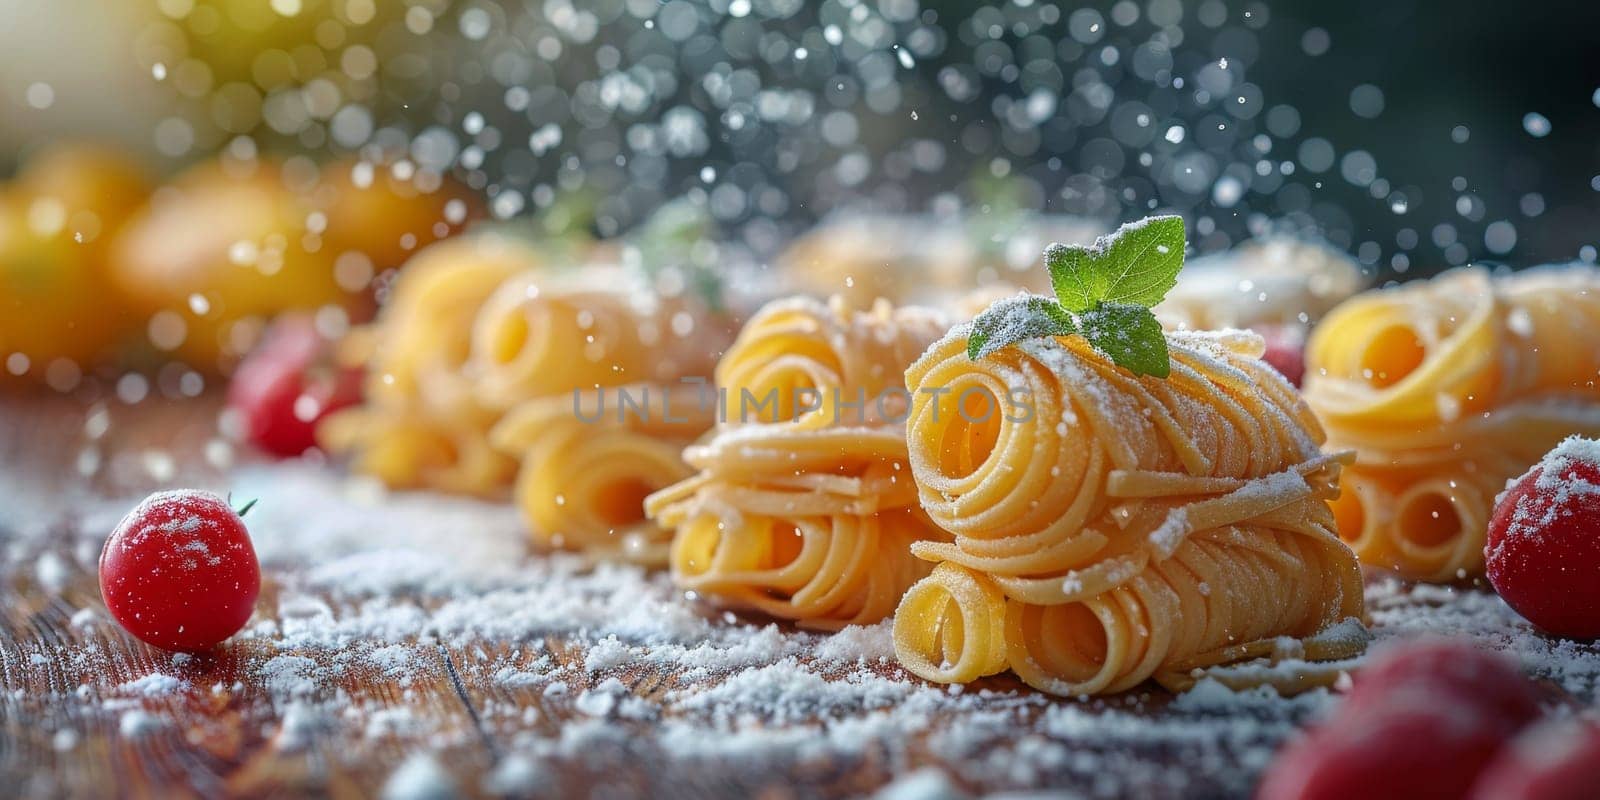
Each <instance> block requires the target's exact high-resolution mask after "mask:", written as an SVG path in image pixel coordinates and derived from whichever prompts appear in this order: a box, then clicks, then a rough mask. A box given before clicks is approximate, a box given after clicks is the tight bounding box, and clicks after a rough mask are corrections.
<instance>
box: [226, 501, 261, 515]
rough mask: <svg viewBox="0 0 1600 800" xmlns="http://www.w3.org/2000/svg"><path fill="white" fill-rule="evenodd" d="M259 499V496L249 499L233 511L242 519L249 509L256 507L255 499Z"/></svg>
mask: <svg viewBox="0 0 1600 800" xmlns="http://www.w3.org/2000/svg"><path fill="white" fill-rule="evenodd" d="M260 499H261V498H259V497H257V498H253V499H251V500H250V502H248V503H245V504H244V505H243V506H242V507H240V509H239V510H238V511H235V512H233V513H235V514H238V515H239V517H240V518H241V519H242V518H243V517H244V515H246V514H248V513H250V509H252V508H255V507H256V501H257V500H260Z"/></svg>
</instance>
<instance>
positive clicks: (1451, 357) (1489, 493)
mask: <svg viewBox="0 0 1600 800" xmlns="http://www.w3.org/2000/svg"><path fill="white" fill-rule="evenodd" d="M1597 330H1600V272H1597V271H1596V270H1594V269H1593V268H1590V267H1580V266H1573V267H1565V268H1554V267H1546V268H1540V269H1534V270H1529V271H1526V272H1522V273H1518V274H1514V275H1508V276H1504V277H1491V276H1490V275H1489V274H1488V273H1487V272H1485V271H1484V270H1482V269H1464V270H1456V271H1453V272H1449V273H1446V274H1444V275H1441V276H1439V277H1437V278H1434V279H1433V280H1430V281H1426V282H1421V283H1414V284H1408V285H1406V286H1403V287H1400V288H1397V289H1391V290H1385V291H1381V292H1371V293H1368V294H1364V295H1361V296H1359V297H1356V298H1355V299H1353V300H1351V301H1350V302H1348V303H1346V304H1344V305H1342V306H1340V307H1339V308H1337V309H1335V310H1334V311H1333V313H1331V314H1330V315H1329V316H1328V317H1327V318H1326V319H1325V320H1324V321H1323V323H1322V325H1321V326H1319V327H1318V328H1317V329H1316V331H1315V332H1314V334H1313V336H1312V338H1311V341H1310V343H1309V346H1308V349H1307V352H1306V364H1307V370H1306V374H1307V383H1306V400H1307V401H1308V402H1309V403H1310V404H1311V407H1312V408H1313V409H1315V410H1316V412H1317V414H1318V415H1319V416H1320V417H1321V419H1322V420H1323V422H1324V423H1325V424H1326V425H1327V428H1328V433H1329V438H1330V440H1331V441H1332V443H1333V444H1334V445H1335V446H1337V447H1346V448H1353V449H1355V450H1356V452H1357V458H1356V463H1355V464H1354V466H1352V467H1350V468H1349V469H1347V470H1346V471H1345V477H1344V484H1345V492H1344V493H1343V494H1342V495H1341V496H1340V497H1339V498H1338V499H1337V500H1335V501H1334V504H1333V507H1334V510H1335V513H1336V515H1337V517H1338V520H1339V530H1340V533H1341V534H1342V535H1343V536H1344V537H1345V539H1346V540H1347V541H1349V542H1350V544H1351V546H1352V547H1354V548H1355V550H1356V552H1357V554H1358V555H1360V557H1361V559H1362V560H1363V561H1366V562H1369V563H1372V564H1377V565H1381V566H1385V567H1389V568H1392V569H1395V570H1398V571H1399V572H1401V573H1402V574H1404V575H1406V576H1407V577H1411V578H1416V579H1423V580H1435V581H1445V580H1454V579H1457V578H1463V577H1471V576H1474V575H1479V574H1482V572H1483V546H1484V537H1485V531H1486V528H1487V524H1488V517H1489V512H1490V510H1491V508H1492V507H1493V504H1494V498H1495V496H1496V495H1497V494H1499V493H1500V491H1501V490H1502V489H1503V488H1505V482H1506V480H1507V479H1510V478H1513V477H1516V476H1517V475H1520V474H1522V472H1524V471H1526V470H1527V468H1528V467H1529V466H1530V465H1532V464H1533V463H1534V462H1536V461H1538V460H1539V457H1540V456H1541V455H1543V454H1544V453H1545V452H1546V451H1548V450H1549V449H1550V448H1551V447H1553V446H1555V444H1556V443H1557V442H1559V441H1560V440H1561V439H1563V438H1565V437H1566V436H1569V435H1572V434H1581V435H1585V436H1595V435H1600V387H1597V386H1596V377H1597V375H1600V345H1597V334H1596V331H1597Z"/></svg>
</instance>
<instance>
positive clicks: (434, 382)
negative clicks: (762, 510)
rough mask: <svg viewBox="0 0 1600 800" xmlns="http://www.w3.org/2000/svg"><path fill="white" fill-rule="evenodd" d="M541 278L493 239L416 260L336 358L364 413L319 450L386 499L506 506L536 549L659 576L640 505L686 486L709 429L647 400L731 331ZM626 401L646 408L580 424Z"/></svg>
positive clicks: (603, 277)
mask: <svg viewBox="0 0 1600 800" xmlns="http://www.w3.org/2000/svg"><path fill="white" fill-rule="evenodd" d="M541 262H542V260H541V259H540V258H539V256H538V255H537V254H536V253H535V252H534V251H532V250H531V249H530V248H529V247H528V246H526V245H523V244H520V243H519V242H517V241H516V240H514V239H509V238H506V237H502V236H496V235H492V234H490V235H478V236H473V237H468V238H463V239H457V240H453V241H451V242H448V243H445V244H440V245H435V246H434V247H430V248H428V249H427V250H425V251H424V252H422V253H420V254H419V255H418V256H417V257H416V258H415V259H413V261H412V263H410V264H408V265H407V266H406V268H405V269H404V270H402V272H401V273H400V276H399V278H398V279H397V281H396V283H395V285H394V287H393V291H392V292H391V293H390V296H389V299H388V302H387V303H386V305H385V307H384V309H383V313H382V315H381V316H380V318H379V320H378V322H377V323H376V324H375V325H373V326H371V327H369V328H368V329H366V330H363V331H361V332H359V333H358V334H357V335H355V336H353V337H352V339H351V340H350V341H349V342H348V343H347V344H348V345H349V348H348V349H350V350H351V351H353V352H352V353H350V354H348V355H349V356H350V357H353V358H356V359H357V360H364V361H368V362H369V363H370V364H371V365H372V369H371V377H370V379H369V381H368V392H367V403H366V404H365V405H364V406H362V407H360V408H356V409H351V410H347V411H344V412H340V413H339V414H336V415H334V416H332V417H331V418H330V419H328V420H327V421H326V422H325V423H324V424H323V426H322V429H321V431H320V432H319V436H320V439H321V441H322V442H323V444H324V445H325V446H326V447H328V448H329V449H330V450H332V451H335V452H339V453H346V454H349V456H350V458H351V464H352V467H353V468H354V469H355V470H357V471H359V472H364V473H368V474H371V475H374V476H376V477H378V478H380V479H381V480H383V481H384V482H385V483H388V484H389V485H391V486H395V487H404V488H431V489H440V490H444V491H450V492H458V493H468V494H477V495H488V496H498V495H502V494H505V493H506V492H507V491H509V492H510V493H511V495H512V497H513V499H514V500H515V501H516V502H517V504H518V506H519V507H520V508H521V510H522V512H523V515H524V517H525V518H526V520H527V522H528V526H529V529H530V533H531V536H532V538H533V539H534V541H535V542H537V543H539V544H542V545H547V546H552V547H563V548H567V549H575V550H585V551H591V552H595V553H597V554H601V555H616V556H619V557H624V558H629V559H633V560H638V561H642V562H646V563H658V564H659V563H663V562H664V560H665V542H666V540H667V538H668V537H669V533H668V532H667V531H665V530H663V529H661V528H659V527H657V526H655V525H654V524H651V523H649V522H647V521H646V520H645V519H644V508H643V505H642V501H643V498H644V496H645V495H646V494H648V493H649V492H651V491H654V490H656V489H659V488H662V487H664V486H666V485H669V484H671V483H673V482H675V481H678V480H680V479H682V478H685V477H687V476H688V475H689V474H690V470H689V468H688V467H687V466H685V465H684V463H683V461H682V458H681V456H680V453H681V451H682V449H683V447H684V446H685V445H687V444H688V443H689V442H691V441H693V440H694V439H695V438H696V437H697V436H699V435H700V434H701V433H703V432H704V431H705V430H706V429H707V428H708V427H710V425H711V418H710V413H709V412H708V411H705V410H702V409H697V408H696V406H695V405H694V404H692V403H684V402H681V401H680V402H678V403H676V404H675V407H674V408H673V409H670V410H668V412H667V413H668V414H670V418H667V417H664V416H663V409H661V408H660V407H652V406H651V401H650V400H649V396H650V395H651V394H654V395H655V397H656V398H657V400H656V402H657V403H659V400H660V398H663V397H665V396H666V395H667V394H669V393H674V392H678V391H680V390H679V389H678V388H677V387H676V384H677V381H678V379H679V378H680V377H692V376H697V375H703V374H704V373H705V372H708V371H709V370H710V368H711V365H712V359H714V354H715V353H716V352H717V351H718V350H720V349H721V348H722V347H723V346H724V345H725V344H726V342H727V341H728V339H729V338H731V334H730V333H729V330H730V328H731V326H732V323H731V321H730V320H731V317H729V316H727V315H725V314H720V313H711V312H709V311H708V310H707V309H705V308H704V307H703V305H702V304H700V303H699V302H698V301H697V300H695V299H692V298H688V297H674V298H666V297H663V296H661V295H660V294H659V293H657V292H654V291H652V289H651V287H650V286H648V285H647V284H646V283H645V282H644V281H643V280H642V279H641V278H640V277H638V276H637V275H636V274H635V273H629V272H625V271H624V270H622V269H621V268H618V267H611V266H589V267H583V268H568V269H556V268H553V267H549V266H545V265H543V264H542V263H541ZM624 397H627V398H631V399H632V400H633V401H634V402H635V403H640V402H642V403H644V404H645V405H644V406H642V407H633V408H629V409H627V410H626V413H623V414H621V415H618V414H616V413H611V414H600V413H597V412H598V411H599V409H597V408H591V409H590V410H589V411H584V409H583V408H582V407H581V404H582V403H583V402H588V403H590V404H591V406H593V405H598V404H603V403H607V401H609V403H610V406H611V408H610V410H612V411H613V412H615V410H616V409H617V404H618V403H619V402H621V401H623V399H624ZM585 398H587V400H585ZM574 403H579V404H580V405H579V406H575V405H574ZM591 412H593V413H591ZM685 412H689V413H688V415H687V416H684V413H685ZM513 477H515V483H513Z"/></svg>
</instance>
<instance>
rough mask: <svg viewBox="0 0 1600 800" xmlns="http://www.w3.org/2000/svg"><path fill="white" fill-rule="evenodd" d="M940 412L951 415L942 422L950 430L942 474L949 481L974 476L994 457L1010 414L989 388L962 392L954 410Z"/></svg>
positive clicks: (942, 451)
mask: <svg viewBox="0 0 1600 800" xmlns="http://www.w3.org/2000/svg"><path fill="white" fill-rule="evenodd" d="M941 405H942V404H941ZM939 412H940V413H941V414H949V415H950V416H949V418H947V419H944V420H942V421H943V422H944V423H945V425H946V427H945V430H944V439H943V441H942V444H941V447H940V465H939V466H940V469H939V471H940V472H941V473H942V474H943V475H944V476H945V477H947V478H964V477H966V476H968V475H971V474H972V473H973V472H975V471H977V469H978V468H979V467H981V466H983V464H984V462H986V461H988V460H989V456H990V455H992V454H993V453H994V448H995V445H996V444H997V443H998V442H999V441H1000V421H1001V418H1002V417H1003V415H1004V414H1005V413H1006V412H1005V411H1004V409H1003V408H1002V407H1001V405H1000V403H999V402H998V401H997V400H996V399H995V397H994V395H993V394H992V393H990V392H989V390H988V389H987V388H985V387H968V388H966V389H961V390H958V392H957V395H956V399H955V400H954V401H953V402H951V403H950V407H949V408H944V407H941V408H940V409H939Z"/></svg>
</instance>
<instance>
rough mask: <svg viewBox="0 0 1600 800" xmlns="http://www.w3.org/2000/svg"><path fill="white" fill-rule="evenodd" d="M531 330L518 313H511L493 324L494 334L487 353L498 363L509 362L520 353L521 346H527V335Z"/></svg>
mask: <svg viewBox="0 0 1600 800" xmlns="http://www.w3.org/2000/svg"><path fill="white" fill-rule="evenodd" d="M530 333H531V331H530V330H529V328H528V321H527V320H525V319H523V318H522V316H521V315H520V314H513V315H509V316H507V317H505V318H504V319H502V320H500V324H499V325H496V326H495V329H494V336H493V339H492V340H491V342H490V350H489V355H490V357H491V358H493V359H494V361H495V363H498V364H510V363H511V362H513V361H516V360H517V356H519V355H521V354H522V350H523V348H525V347H527V346H528V336H529V334H530Z"/></svg>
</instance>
